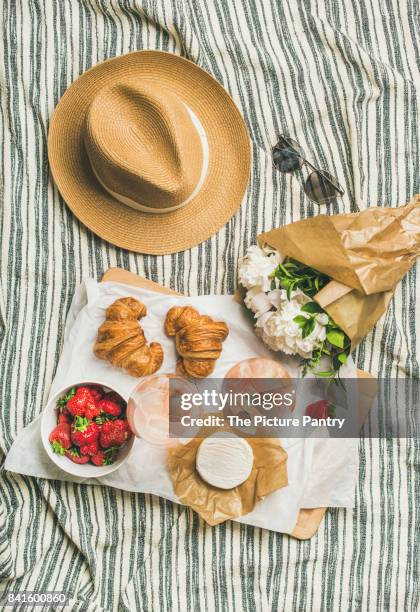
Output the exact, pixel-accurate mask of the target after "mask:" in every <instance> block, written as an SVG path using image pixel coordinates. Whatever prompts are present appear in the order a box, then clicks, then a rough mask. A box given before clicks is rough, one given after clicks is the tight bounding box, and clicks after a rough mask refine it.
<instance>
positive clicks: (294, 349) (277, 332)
mask: <svg viewBox="0 0 420 612" xmlns="http://www.w3.org/2000/svg"><path fill="white" fill-rule="evenodd" d="M283 259H284V257H283V256H282V255H281V253H279V252H278V251H274V250H273V249H271V248H269V247H264V248H260V247H259V246H251V247H249V248H248V250H247V253H246V255H245V257H243V258H242V260H241V261H240V262H239V272H238V274H239V282H240V284H241V285H242V286H243V287H245V288H246V289H247V290H248V291H247V292H246V296H245V305H246V306H247V308H249V309H250V310H251V311H252V312H253V313H254V314H255V318H256V323H255V330H256V333H257V335H258V336H260V337H261V338H262V340H263V342H265V344H267V346H269V347H270V348H271V349H272V350H274V351H283V352H284V353H286V354H288V355H300V356H301V357H303V358H310V357H312V355H313V352H314V351H315V350H316V349H317V348H319V346H320V345H321V343H322V342H323V341H324V340H325V338H326V333H327V332H326V325H327V324H328V322H329V317H328V315H327V314H326V313H323V312H320V313H317V314H315V315H312V314H311V313H307V312H303V311H302V310H301V309H302V306H303V305H305V304H307V303H308V302H312V301H313V300H312V299H311V298H310V297H308V296H307V295H306V294H305V293H303V291H301V290H300V289H296V290H293V291H291V294H290V299H289V298H288V296H287V291H286V290H285V289H283V288H281V287H280V284H279V281H278V279H275V280H276V282H275V289H272V288H271V287H272V280H273V279H272V278H271V276H272V274H273V272H274V271H275V269H276V268H277V266H278V264H279V263H281V262H282V261H283ZM298 316H299V317H304V318H305V319H312V320H313V322H314V329H313V330H312V332H311V333H310V334H308V336H306V338H303V336H302V334H303V329H302V327H301V326H300V325H299V324H298V323H296V322H295V318H296V317H298ZM300 320H301V321H302V319H300Z"/></svg>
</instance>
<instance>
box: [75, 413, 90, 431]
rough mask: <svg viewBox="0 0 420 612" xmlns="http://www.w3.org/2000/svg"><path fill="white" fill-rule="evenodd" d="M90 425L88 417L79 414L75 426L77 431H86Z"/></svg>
mask: <svg viewBox="0 0 420 612" xmlns="http://www.w3.org/2000/svg"><path fill="white" fill-rule="evenodd" d="M89 425H90V421H89V419H87V418H86V417H81V416H77V417H76V418H75V420H74V428H75V429H76V430H77V431H85V430H86V429H87V428H88V426H89Z"/></svg>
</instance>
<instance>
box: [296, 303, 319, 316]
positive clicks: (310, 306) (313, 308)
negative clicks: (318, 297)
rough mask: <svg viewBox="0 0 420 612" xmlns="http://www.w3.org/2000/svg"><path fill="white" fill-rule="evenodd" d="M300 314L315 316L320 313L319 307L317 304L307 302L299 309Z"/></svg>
mask: <svg viewBox="0 0 420 612" xmlns="http://www.w3.org/2000/svg"><path fill="white" fill-rule="evenodd" d="M301 311H302V312H309V313H310V314H315V313H318V312H322V308H321V306H320V305H319V304H318V303H317V302H308V303H307V304H304V305H303V306H302V308H301Z"/></svg>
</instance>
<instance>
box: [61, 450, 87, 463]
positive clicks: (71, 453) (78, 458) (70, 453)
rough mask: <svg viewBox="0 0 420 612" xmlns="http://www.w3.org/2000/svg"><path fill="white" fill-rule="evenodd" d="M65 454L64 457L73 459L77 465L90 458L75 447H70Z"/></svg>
mask: <svg viewBox="0 0 420 612" xmlns="http://www.w3.org/2000/svg"><path fill="white" fill-rule="evenodd" d="M65 454H66V457H67V458H68V459H70V461H73V463H78V464H79V465H81V464H83V463H88V462H89V459H90V458H89V456H88V455H86V456H83V455H81V454H80V453H79V451H78V450H77V449H76V448H71V449H70V450H67V451H66V453H65Z"/></svg>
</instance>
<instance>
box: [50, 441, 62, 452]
mask: <svg viewBox="0 0 420 612" xmlns="http://www.w3.org/2000/svg"><path fill="white" fill-rule="evenodd" d="M51 446H52V449H53V451H54V453H57V455H64V446H63V445H62V444H61V442H58V441H57V440H54V442H51Z"/></svg>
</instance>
